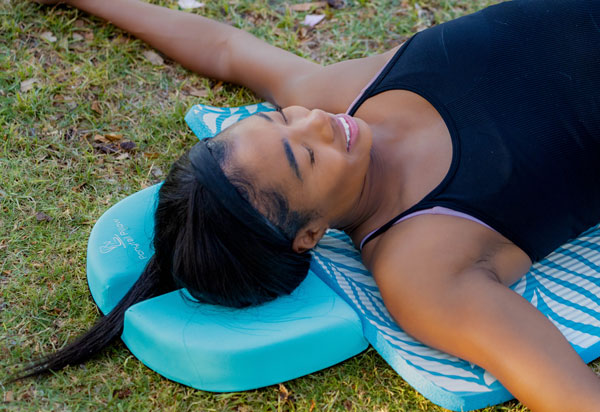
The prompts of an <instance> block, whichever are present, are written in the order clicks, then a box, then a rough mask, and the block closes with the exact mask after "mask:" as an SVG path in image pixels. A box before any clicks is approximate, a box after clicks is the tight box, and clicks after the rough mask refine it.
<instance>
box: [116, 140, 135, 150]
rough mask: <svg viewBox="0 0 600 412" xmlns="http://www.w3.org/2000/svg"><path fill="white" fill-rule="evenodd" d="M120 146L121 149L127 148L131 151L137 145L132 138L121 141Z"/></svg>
mask: <svg viewBox="0 0 600 412" xmlns="http://www.w3.org/2000/svg"><path fill="white" fill-rule="evenodd" d="M119 146H121V149H123V150H125V151H126V152H130V151H132V150H134V149H135V147H136V145H135V143H134V142H132V141H131V140H125V141H123V142H121V144H120V145H119Z"/></svg>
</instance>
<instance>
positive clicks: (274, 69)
mask: <svg viewBox="0 0 600 412" xmlns="http://www.w3.org/2000/svg"><path fill="white" fill-rule="evenodd" d="M37 1H38V2H42V3H46V2H47V1H44V0H37ZM50 2H51V3H52V1H50ZM62 3H65V4H68V5H71V6H73V7H76V8H78V9H80V10H82V11H85V12H87V13H89V14H92V15H95V16H97V17H100V18H102V19H104V20H107V21H109V22H111V23H113V24H114V25H116V26H118V27H120V28H121V29H123V30H125V31H127V32H129V33H131V34H132V35H134V36H136V37H138V38H139V39H141V40H143V41H145V42H146V43H148V44H149V45H150V46H152V47H153V48H155V49H157V50H159V51H160V52H162V53H164V54H165V55H167V56H169V57H170V58H172V59H173V60H175V61H177V62H179V63H180V64H181V65H183V66H184V67H186V68H188V69H190V70H192V71H194V72H196V73H199V74H201V75H203V76H207V77H211V78H214V79H218V80H223V81H226V82H230V83H235V84H240V85H243V86H246V87H248V88H249V89H251V90H253V91H255V92H256V93H257V94H258V95H259V96H261V97H263V98H265V99H267V100H269V101H271V102H274V103H277V104H279V105H280V106H283V107H286V106H290V105H301V106H305V107H308V108H317V107H318V108H321V109H324V110H326V111H329V112H334V113H335V112H342V111H345V110H346V108H347V106H348V105H349V104H350V103H351V102H352V101H353V100H354V98H355V97H356V95H357V94H358V93H359V92H360V91H361V89H362V88H363V87H364V85H365V84H366V83H367V82H368V81H369V80H370V79H371V77H372V76H373V75H374V74H375V73H376V72H377V71H378V70H379V69H380V68H381V67H382V66H383V65H384V64H385V63H386V62H387V61H388V60H389V59H390V58H391V56H392V55H393V52H394V51H395V50H396V49H393V50H391V51H389V52H387V53H384V54H379V55H374V56H370V57H366V58H363V59H355V60H349V61H344V62H340V63H336V64H332V65H329V66H327V67H323V66H321V65H319V64H316V63H313V62H310V61H308V60H306V59H304V58H302V57H299V56H297V55H295V54H293V53H290V52H288V51H285V50H282V49H280V48H277V47H274V46H271V45H269V44H268V43H266V42H264V41H262V40H260V39H258V38H256V37H254V36H253V35H251V34H249V33H246V32H245V31H243V30H240V29H237V28H235V27H232V26H229V25H227V24H224V23H219V22H217V21H214V20H211V19H208V18H205V17H202V16H199V15H197V14H191V13H186V12H182V11H177V10H171V9H167V8H164V7H159V6H155V5H152V4H148V3H145V2H143V1H139V0H110V1H102V0H64V1H62Z"/></svg>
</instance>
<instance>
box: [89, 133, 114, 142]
mask: <svg viewBox="0 0 600 412" xmlns="http://www.w3.org/2000/svg"><path fill="white" fill-rule="evenodd" d="M92 139H93V140H94V142H97V143H110V140H108V139H107V138H106V137H104V136H102V135H101V134H95V135H94V137H93V138H92Z"/></svg>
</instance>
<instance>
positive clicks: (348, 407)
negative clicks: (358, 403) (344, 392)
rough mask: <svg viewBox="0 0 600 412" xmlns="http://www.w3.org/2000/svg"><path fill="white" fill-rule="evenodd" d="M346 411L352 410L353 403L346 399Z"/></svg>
mask: <svg viewBox="0 0 600 412" xmlns="http://www.w3.org/2000/svg"><path fill="white" fill-rule="evenodd" d="M344 409H346V410H347V411H351V410H352V401H350V399H346V400H345V401H344Z"/></svg>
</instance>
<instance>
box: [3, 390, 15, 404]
mask: <svg viewBox="0 0 600 412" xmlns="http://www.w3.org/2000/svg"><path fill="white" fill-rule="evenodd" d="M14 400H15V398H14V397H13V391H6V392H4V402H12V401H14Z"/></svg>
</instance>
